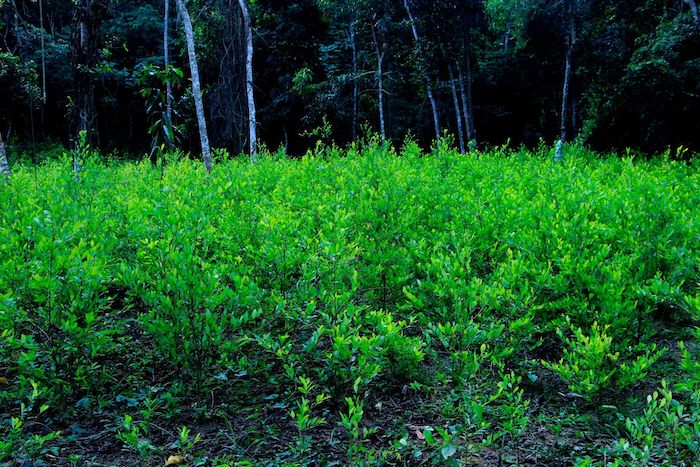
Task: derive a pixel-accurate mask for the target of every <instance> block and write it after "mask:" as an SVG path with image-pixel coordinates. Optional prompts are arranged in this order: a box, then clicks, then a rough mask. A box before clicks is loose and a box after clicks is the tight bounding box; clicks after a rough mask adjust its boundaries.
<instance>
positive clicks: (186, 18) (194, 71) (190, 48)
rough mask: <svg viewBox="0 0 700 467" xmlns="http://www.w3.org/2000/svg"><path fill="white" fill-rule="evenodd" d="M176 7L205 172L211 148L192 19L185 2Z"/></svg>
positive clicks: (179, 0)
mask: <svg viewBox="0 0 700 467" xmlns="http://www.w3.org/2000/svg"><path fill="white" fill-rule="evenodd" d="M177 7H178V10H179V12H180V16H181V17H182V23H183V26H184V28H185V38H186V40H187V55H188V57H189V60H190V74H191V76H192V96H193V98H194V107H195V111H196V112H197V123H198V125H199V140H200V142H201V145H202V158H203V160H204V167H205V168H206V169H207V172H211V149H210V148H209V134H208V133H207V121H206V119H205V116H204V115H205V114H204V101H203V100H202V88H201V84H200V81H199V65H198V64H197V53H196V51H195V43H194V31H193V29H192V20H191V19H190V14H189V12H188V11H187V7H186V6H185V2H184V1H183V0H177Z"/></svg>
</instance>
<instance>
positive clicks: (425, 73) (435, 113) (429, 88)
mask: <svg viewBox="0 0 700 467" xmlns="http://www.w3.org/2000/svg"><path fill="white" fill-rule="evenodd" d="M403 6H404V8H405V9H406V14H408V19H409V21H410V22H411V31H412V32H413V39H414V40H415V42H416V51H417V52H418V53H421V50H420V36H419V35H418V27H417V26H416V21H415V19H414V18H413V14H412V13H411V6H410V4H409V0H403ZM420 60H421V64H420V66H421V74H422V75H423V76H422V77H423V81H424V82H425V92H426V94H427V95H428V101H430V107H431V108H432V109H433V124H434V125H435V138H436V139H440V114H439V112H438V107H437V102H436V101H435V96H434V95H433V86H432V85H431V84H430V78H429V76H428V71H427V70H426V64H425V61H424V60H423V58H422V57H420Z"/></svg>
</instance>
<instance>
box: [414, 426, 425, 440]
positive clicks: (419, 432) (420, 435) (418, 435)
mask: <svg viewBox="0 0 700 467" xmlns="http://www.w3.org/2000/svg"><path fill="white" fill-rule="evenodd" d="M416 437H417V438H418V439H419V440H421V441H423V440H425V435H424V434H423V433H422V432H421V431H420V430H419V429H418V428H416Z"/></svg>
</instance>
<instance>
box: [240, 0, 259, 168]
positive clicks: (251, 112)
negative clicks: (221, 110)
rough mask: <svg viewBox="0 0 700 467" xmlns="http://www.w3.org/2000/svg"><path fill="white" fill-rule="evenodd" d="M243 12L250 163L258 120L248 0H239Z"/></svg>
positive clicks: (254, 149)
mask: <svg viewBox="0 0 700 467" xmlns="http://www.w3.org/2000/svg"><path fill="white" fill-rule="evenodd" d="M238 3H239V4H240V6H241V12H242V13H243V27H244V29H245V42H246V57H245V74H246V95H247V98H248V130H249V138H250V163H251V164H252V163H254V162H255V156H256V153H257V139H258V137H257V121H256V117H255V96H254V93H253V90H254V87H253V27H252V22H251V19H250V11H249V9H248V3H247V2H246V0H238Z"/></svg>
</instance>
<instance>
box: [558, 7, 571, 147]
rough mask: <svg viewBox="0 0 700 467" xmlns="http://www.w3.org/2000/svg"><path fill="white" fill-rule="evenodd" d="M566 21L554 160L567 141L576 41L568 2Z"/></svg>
mask: <svg viewBox="0 0 700 467" xmlns="http://www.w3.org/2000/svg"><path fill="white" fill-rule="evenodd" d="M567 13H568V21H569V31H568V37H567V41H566V65H565V67H564V86H563V90H562V98H561V123H560V132H561V136H560V138H559V141H558V142H557V148H556V151H555V153H554V159H555V160H560V159H561V158H562V157H563V156H564V154H563V146H564V143H565V142H566V141H567V136H568V135H567V123H568V114H569V112H568V109H569V88H570V85H571V69H572V63H571V62H572V61H573V58H572V55H573V49H574V44H575V43H576V26H575V24H574V13H573V6H572V5H571V3H570V2H569V5H568V12H567Z"/></svg>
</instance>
